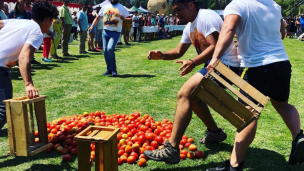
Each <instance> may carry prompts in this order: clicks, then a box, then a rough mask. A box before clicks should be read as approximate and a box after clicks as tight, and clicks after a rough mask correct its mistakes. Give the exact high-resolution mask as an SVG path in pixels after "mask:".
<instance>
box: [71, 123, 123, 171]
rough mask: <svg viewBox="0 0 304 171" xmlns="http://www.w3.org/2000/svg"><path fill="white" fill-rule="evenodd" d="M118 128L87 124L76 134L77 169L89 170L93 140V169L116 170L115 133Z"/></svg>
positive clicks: (97, 170)
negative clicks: (86, 126)
mask: <svg viewBox="0 0 304 171" xmlns="http://www.w3.org/2000/svg"><path fill="white" fill-rule="evenodd" d="M119 130H120V129H119V128H114V127H103V126H89V127H88V128H86V129H85V130H83V131H82V132H80V133H79V134H78V135H76V136H75V140H76V141H77V142H78V170H79V171H90V170H91V162H90V155H91V148H90V145H91V142H95V170H96V171H118V160H117V159H118V154H117V134H118V133H119Z"/></svg>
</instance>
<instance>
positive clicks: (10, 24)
mask: <svg viewBox="0 0 304 171" xmlns="http://www.w3.org/2000/svg"><path fill="white" fill-rule="evenodd" d="M3 23H4V27H3V28H2V29H1V30H0V67H6V66H11V65H13V63H14V62H15V61H17V60H18V56H19V54H20V52H21V49H22V47H23V45H24V44H25V43H27V44H30V45H31V46H33V47H34V48H35V49H36V50H37V49H39V47H40V45H41V43H42V40H43V34H42V32H41V29H40V26H39V25H38V24H37V23H36V22H35V21H32V20H19V19H10V20H3Z"/></svg>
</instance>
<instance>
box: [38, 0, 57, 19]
mask: <svg viewBox="0 0 304 171" xmlns="http://www.w3.org/2000/svg"><path fill="white" fill-rule="evenodd" d="M58 14H59V12H58V10H57V8H56V7H55V6H54V5H52V4H51V3H49V2H35V3H34V4H33V8H32V19H34V20H36V21H40V22H41V21H43V20H44V19H45V18H57V16H58Z"/></svg>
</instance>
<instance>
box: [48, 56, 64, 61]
mask: <svg viewBox="0 0 304 171" xmlns="http://www.w3.org/2000/svg"><path fill="white" fill-rule="evenodd" d="M50 58H51V59H57V60H58V59H62V57H59V56H51V57H50Z"/></svg>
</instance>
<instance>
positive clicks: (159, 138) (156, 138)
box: [154, 136, 164, 145]
mask: <svg viewBox="0 0 304 171" xmlns="http://www.w3.org/2000/svg"><path fill="white" fill-rule="evenodd" d="M154 140H155V141H156V142H157V143H158V144H159V145H160V144H162V143H163V142H164V139H163V137H161V136H157V137H155V139H154Z"/></svg>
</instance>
